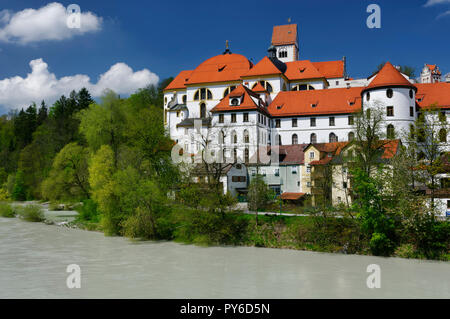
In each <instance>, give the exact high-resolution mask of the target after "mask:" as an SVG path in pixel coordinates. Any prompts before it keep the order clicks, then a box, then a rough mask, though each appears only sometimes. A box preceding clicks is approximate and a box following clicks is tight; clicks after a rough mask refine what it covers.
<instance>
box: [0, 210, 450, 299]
mask: <svg viewBox="0 0 450 319" xmlns="http://www.w3.org/2000/svg"><path fill="white" fill-rule="evenodd" d="M69 264H77V265H79V266H80V268H81V288H80V289H76V288H75V289H69V288H67V285H66V279H67V276H68V275H69V274H68V273H66V268H67V266H68V265H69ZM369 264H377V265H379V266H380V269H381V288H374V289H369V288H368V287H367V285H366V278H367V277H368V276H369V275H370V274H369V273H367V272H366V268H367V266H368V265H369ZM0 298H450V263H448V262H433V261H419V260H407V259H400V258H379V257H370V256H355V255H340V254H325V253H314V252H304V251H295V250H284V249H267V248H252V247H197V246H192V245H182V244H177V243H173V242H132V241H129V240H127V239H125V238H119V237H113V238H111V237H104V236H103V234H101V233H97V232H89V231H83V230H78V229H70V228H66V227H58V226H48V225H45V224H42V223H27V222H24V221H21V220H19V219H17V218H12V219H6V218H0Z"/></svg>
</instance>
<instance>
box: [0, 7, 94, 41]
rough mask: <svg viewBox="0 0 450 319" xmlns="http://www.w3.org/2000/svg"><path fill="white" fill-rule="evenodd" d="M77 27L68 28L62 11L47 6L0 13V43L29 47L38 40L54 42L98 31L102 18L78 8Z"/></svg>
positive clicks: (65, 16)
mask: <svg viewBox="0 0 450 319" xmlns="http://www.w3.org/2000/svg"><path fill="white" fill-rule="evenodd" d="M81 11H82V13H81V16H80V28H69V27H68V25H67V19H68V17H69V14H68V13H67V11H66V8H65V7H64V6H63V5H62V4H60V3H58V2H53V3H49V4H47V5H46V6H44V7H41V8H39V9H25V10H22V11H19V12H16V13H13V12H11V11H9V10H2V11H0V41H3V42H16V43H20V44H29V43H33V42H39V41H58V40H65V39H69V38H71V37H73V36H75V35H81V34H84V33H88V32H96V31H99V30H100V29H101V25H102V18H101V17H98V16H97V15H95V14H94V13H92V12H83V9H82V8H81Z"/></svg>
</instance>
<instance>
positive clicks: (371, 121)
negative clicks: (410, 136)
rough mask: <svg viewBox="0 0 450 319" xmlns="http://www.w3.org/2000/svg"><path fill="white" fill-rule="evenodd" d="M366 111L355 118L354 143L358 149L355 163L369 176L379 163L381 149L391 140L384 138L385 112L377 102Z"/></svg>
mask: <svg viewBox="0 0 450 319" xmlns="http://www.w3.org/2000/svg"><path fill="white" fill-rule="evenodd" d="M374 104H375V105H374V106H373V107H370V108H368V109H367V110H366V111H365V112H360V113H359V114H357V115H356V118H355V128H356V133H355V139H354V141H353V143H354V144H355V149H356V152H355V153H356V158H355V159H356V160H355V162H354V165H356V166H358V167H359V168H360V169H361V170H363V171H364V172H365V173H366V174H367V175H368V176H370V175H371V173H372V169H373V167H374V166H375V165H376V164H377V162H378V159H379V155H380V150H382V149H383V148H384V145H385V144H387V143H388V142H389V141H386V140H383V139H382V138H383V136H385V134H384V132H383V131H382V128H383V122H384V112H383V110H382V108H381V105H379V104H378V103H377V102H375V103H374Z"/></svg>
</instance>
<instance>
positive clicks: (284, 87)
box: [282, 83, 287, 91]
mask: <svg viewBox="0 0 450 319" xmlns="http://www.w3.org/2000/svg"><path fill="white" fill-rule="evenodd" d="M282 90H283V91H287V88H286V83H283V89H282Z"/></svg>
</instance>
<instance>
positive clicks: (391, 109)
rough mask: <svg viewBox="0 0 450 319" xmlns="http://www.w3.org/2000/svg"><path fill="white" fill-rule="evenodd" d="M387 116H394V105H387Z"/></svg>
mask: <svg viewBox="0 0 450 319" xmlns="http://www.w3.org/2000/svg"><path fill="white" fill-rule="evenodd" d="M386 116H394V107H393V106H388V107H386Z"/></svg>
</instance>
